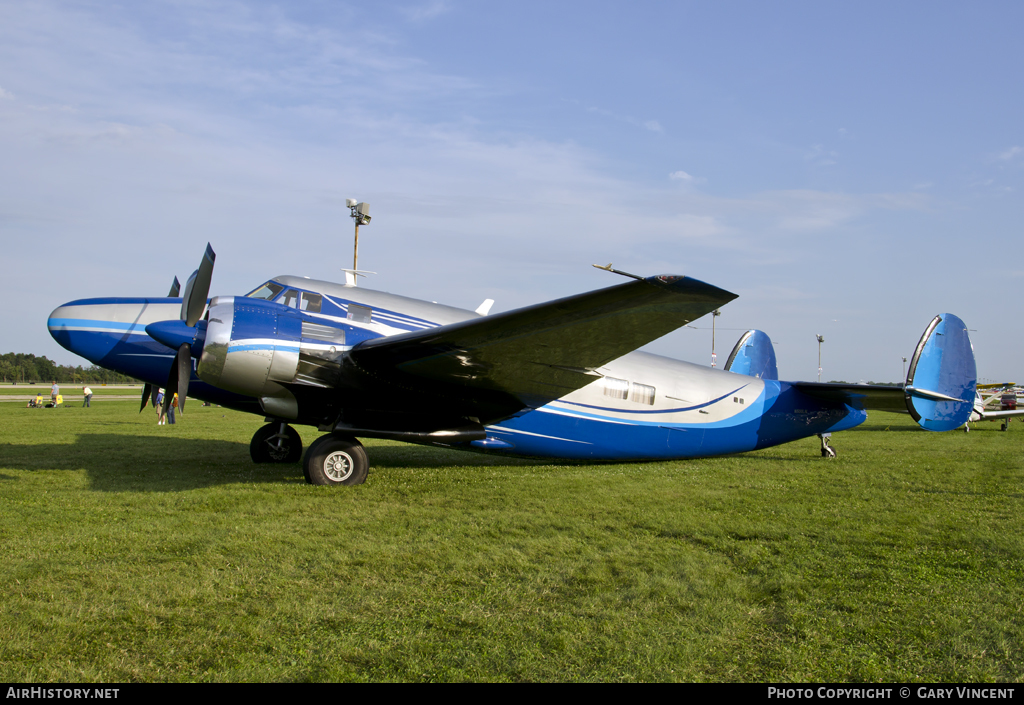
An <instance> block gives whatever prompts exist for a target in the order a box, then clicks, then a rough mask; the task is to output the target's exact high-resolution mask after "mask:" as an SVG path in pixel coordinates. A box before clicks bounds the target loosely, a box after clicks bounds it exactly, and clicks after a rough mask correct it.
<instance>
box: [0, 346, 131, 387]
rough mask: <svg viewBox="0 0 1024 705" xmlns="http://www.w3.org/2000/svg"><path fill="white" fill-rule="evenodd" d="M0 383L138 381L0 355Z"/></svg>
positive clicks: (32, 358) (37, 359) (91, 368)
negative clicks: (0, 381)
mask: <svg viewBox="0 0 1024 705" xmlns="http://www.w3.org/2000/svg"><path fill="white" fill-rule="evenodd" d="M0 380H2V382H3V383H4V384H11V383H12V382H17V383H18V384H21V383H23V382H44V383H47V384H49V383H50V382H52V381H53V380H56V381H58V382H67V383H71V384H74V383H76V382H88V383H91V384H139V381H138V380H137V379H133V378H132V377H128V376H126V375H123V374H120V373H118V372H113V371H111V370H105V369H103V368H102V367H97V366H96V365H90V366H89V367H82V366H81V365H79V366H78V367H72V366H71V365H58V364H57V363H56V362H54V361H53V360H49V359H47V357H46V356H45V355H43V356H42V357H36V356H35V355H33V354H31V353H13V352H11V353H7V354H5V355H0Z"/></svg>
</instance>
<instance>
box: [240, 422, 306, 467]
mask: <svg viewBox="0 0 1024 705" xmlns="http://www.w3.org/2000/svg"><path fill="white" fill-rule="evenodd" d="M280 427H281V425H280V424H279V423H268V424H267V425H266V426H263V427H262V428H260V429H259V430H258V431H256V433H254V434H253V436H252V440H251V441H250V442H249V457H250V458H252V462H254V463H297V462H299V460H301V459H302V439H301V438H300V437H299V433H298V431H296V430H295V429H294V428H292V427H291V426H285V427H284V433H285V436H286V438H284V439H283V441H282V443H281V446H280V448H278V447H277V442H278V441H279V440H281V439H278V438H275V436H277V432H278V429H280Z"/></svg>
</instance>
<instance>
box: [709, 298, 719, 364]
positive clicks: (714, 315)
mask: <svg viewBox="0 0 1024 705" xmlns="http://www.w3.org/2000/svg"><path fill="white" fill-rule="evenodd" d="M721 315H722V312H721V311H719V310H718V309H717V308H716V309H715V310H714V311H712V312H711V366H712V367H714V366H715V362H716V361H717V358H716V357H715V321H716V320H717V319H718V317H719V316H721Z"/></svg>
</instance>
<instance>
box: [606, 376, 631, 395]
mask: <svg viewBox="0 0 1024 705" xmlns="http://www.w3.org/2000/svg"><path fill="white" fill-rule="evenodd" d="M604 394H605V396H606V397H611V398H612V399H626V398H627V397H628V396H629V382H627V381H626V380H624V379H615V378H614V377H605V378H604Z"/></svg>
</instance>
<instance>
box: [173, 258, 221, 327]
mask: <svg viewBox="0 0 1024 705" xmlns="http://www.w3.org/2000/svg"><path fill="white" fill-rule="evenodd" d="M216 259H217V255H216V254H214V252H213V248H212V247H210V243H206V252H205V253H204V254H203V261H202V262H200V263H199V269H197V270H196V271H194V272H192V276H190V277H189V278H188V281H187V282H186V283H185V294H184V296H183V297H182V299H181V320H183V321H185V325H187V326H194V325H195V324H196V323H198V322H199V319H200V318H202V317H203V309H204V308H206V299H207V297H208V296H209V294H210V280H211V279H212V277H213V262H214V260H216Z"/></svg>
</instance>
